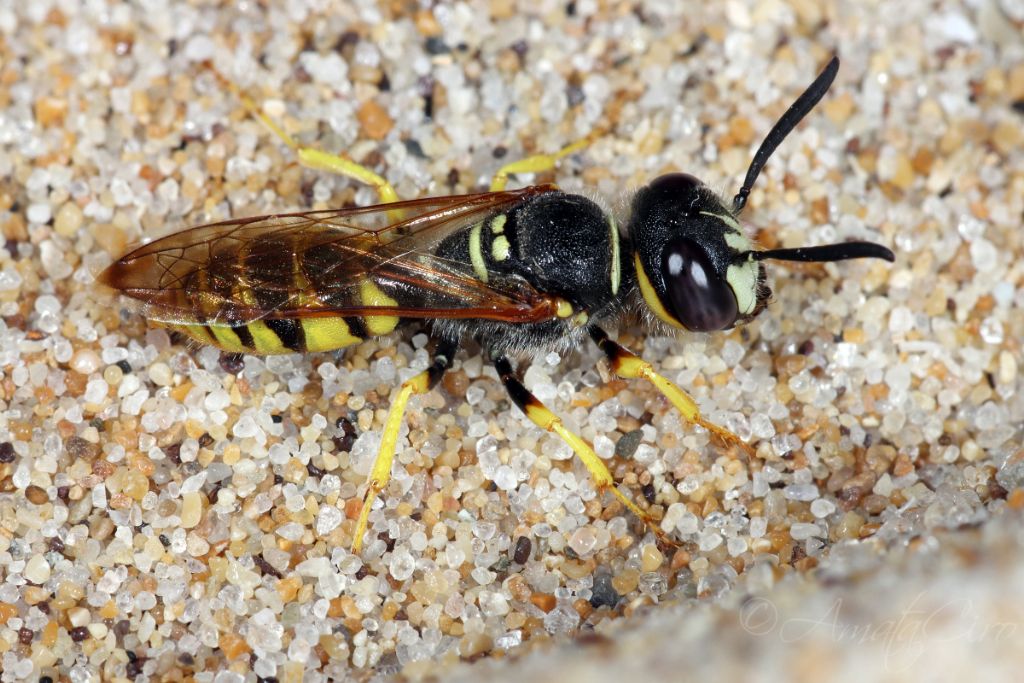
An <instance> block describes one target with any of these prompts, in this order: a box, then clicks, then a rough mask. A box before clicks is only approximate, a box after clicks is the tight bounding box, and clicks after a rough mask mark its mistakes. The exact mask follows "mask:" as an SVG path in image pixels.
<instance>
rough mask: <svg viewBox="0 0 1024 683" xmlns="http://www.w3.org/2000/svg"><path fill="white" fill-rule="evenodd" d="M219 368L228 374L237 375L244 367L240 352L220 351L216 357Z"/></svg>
mask: <svg viewBox="0 0 1024 683" xmlns="http://www.w3.org/2000/svg"><path fill="white" fill-rule="evenodd" d="M218 362H219V363H220V369H221V370H223V371H224V372H226V373H228V374H229V375H237V374H238V373H240V372H241V371H242V370H244V369H245V361H244V360H242V354H240V353H227V352H224V353H221V354H220V358H219V359H218Z"/></svg>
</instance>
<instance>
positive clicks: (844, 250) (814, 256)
mask: <svg viewBox="0 0 1024 683" xmlns="http://www.w3.org/2000/svg"><path fill="white" fill-rule="evenodd" d="M752 256H753V259H754V260H755V261H764V260H765V259H773V260H776V261H807V262H814V263H825V262H827V261H847V260H849V259H855V258H878V259H882V260H884V261H889V262H892V261H895V260H896V256H895V255H894V254H893V253H892V250H890V249H888V248H887V247H883V246H882V245H881V244H875V243H874V242H839V243H837V244H823V245H821V246H820V247H797V248H796V249H770V250H768V251H755V252H752Z"/></svg>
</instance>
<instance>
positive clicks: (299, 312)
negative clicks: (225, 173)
mask: <svg viewBox="0 0 1024 683" xmlns="http://www.w3.org/2000/svg"><path fill="white" fill-rule="evenodd" d="M552 190H553V187H552V186H549V185H548V186H546V185H539V186H533V187H527V188H523V189H521V190H512V191H502V192H487V193H481V194H470V195H455V196H450V197H439V198H425V199H414V200H410V201H403V202H394V203H390V204H380V205H375V206H369V207H354V208H346V209H337V210H326V211H303V212H299V213H289V214H278V215H269V216H256V217H252V218H240V219H235V220H229V221H224V222H220V223H211V224H208V225H202V226H199V227H195V228H191V229H189V230H185V231H183V232H179V233H175V234H172V235H168V236H167V237H163V238H160V239H157V240H155V241H153V242H150V243H149V244H146V245H143V246H141V247H138V248H136V249H135V250H133V251H131V252H129V253H128V254H126V255H125V256H123V257H122V258H120V259H118V260H117V261H115V262H114V263H113V264H112V265H111V266H110V267H109V268H107V269H106V270H105V271H103V272H102V273H101V274H100V276H99V280H100V281H101V282H103V283H104V284H107V285H109V286H111V287H113V288H115V289H117V290H120V291H121V292H122V293H124V294H126V295H127V296H129V297H131V298H133V299H135V300H136V301H137V302H139V304H140V305H141V308H142V312H143V314H144V315H146V316H147V317H148V318H150V319H152V320H154V321H157V322H161V323H166V324H189V323H194V322H204V323H208V324H227V325H233V326H234V325H244V324H247V323H249V322H253V321H257V320H266V319H274V318H278V319H281V318H293V319H294V318H305V317H313V316H348V315H353V316H362V315H395V316H401V317H412V318H483V319H491V320H504V321H510V322H537V321H541V320H548V319H550V318H552V317H554V309H555V304H554V301H553V299H552V298H551V297H550V296H547V295H545V294H544V293H542V292H539V291H538V290H537V289H535V288H534V287H533V286H531V285H530V284H529V283H528V282H526V281H525V280H522V279H521V278H503V279H492V280H491V282H489V283H484V282H482V281H480V280H479V279H478V278H477V277H475V276H474V271H473V267H472V264H469V263H461V262H457V261H452V260H450V259H443V258H441V257H438V256H436V255H435V254H434V253H433V249H434V248H435V247H436V246H437V244H439V243H440V242H441V240H443V239H444V238H445V237H446V236H448V235H451V234H452V233H454V232H457V231H458V230H460V229H464V228H466V227H468V226H471V225H473V224H475V223H476V222H478V221H481V220H484V219H485V218H487V217H488V216H490V215H494V214H496V213H500V212H503V211H507V210H508V209H510V208H511V207H513V206H515V205H516V204H517V203H519V202H521V201H523V200H525V199H526V198H528V197H530V196H533V195H537V194H541V193H544V192H550V191H552ZM368 281H372V282H373V283H374V284H376V285H377V286H378V287H386V288H387V291H389V292H391V293H392V294H397V295H396V296H390V297H388V298H389V299H391V300H392V302H393V303H391V302H389V303H381V302H377V303H375V304H374V305H367V297H366V296H365V293H364V294H363V295H361V293H360V290H361V288H363V287H365V285H366V283H367V282H368ZM364 291H365V290H364Z"/></svg>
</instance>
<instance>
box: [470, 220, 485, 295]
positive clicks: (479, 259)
mask: <svg viewBox="0 0 1024 683" xmlns="http://www.w3.org/2000/svg"><path fill="white" fill-rule="evenodd" d="M483 226H484V224H483V223H477V224H476V225H474V226H473V227H472V228H470V230H469V261H470V263H472V264H473V272H474V273H476V276H477V278H478V279H479V280H480V282H483V283H484V284H486V283H487V262H486V261H484V255H483V251H482V247H481V245H480V231H481V230H482V229H483Z"/></svg>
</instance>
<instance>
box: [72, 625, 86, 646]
mask: <svg viewBox="0 0 1024 683" xmlns="http://www.w3.org/2000/svg"><path fill="white" fill-rule="evenodd" d="M69 635H70V636H71V640H73V641H75V642H76V643H80V642H82V641H83V640H85V639H86V638H88V637H89V629H87V628H86V627H84V626H77V627H75V628H73V629H71V633H70V634H69Z"/></svg>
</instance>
